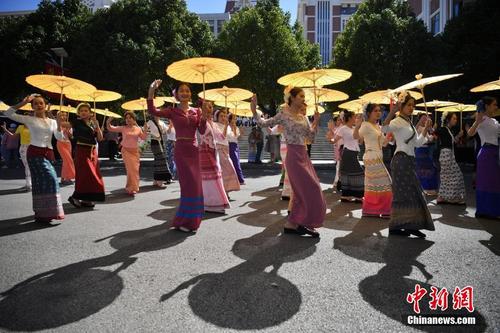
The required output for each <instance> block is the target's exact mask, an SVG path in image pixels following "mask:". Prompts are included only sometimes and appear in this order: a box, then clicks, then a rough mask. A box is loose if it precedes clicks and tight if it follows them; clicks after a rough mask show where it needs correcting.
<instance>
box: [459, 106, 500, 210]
mask: <svg viewBox="0 0 500 333" xmlns="http://www.w3.org/2000/svg"><path fill="white" fill-rule="evenodd" d="M476 105H477V113H476V121H475V122H474V124H473V125H472V126H471V128H470V129H469V131H468V132H467V134H468V135H469V136H473V135H475V134H476V132H477V133H478V134H479V137H480V139H481V150H480V151H479V154H478V155H477V176H476V217H485V218H493V219H498V218H500V204H499V203H500V155H499V151H498V149H499V146H500V145H499V136H500V124H499V123H498V121H497V120H496V119H495V118H494V114H495V113H496V112H497V110H498V101H497V99H496V98H494V97H488V96H487V97H483V98H482V99H481V100H480V101H479V102H478V103H477V104H476Z"/></svg>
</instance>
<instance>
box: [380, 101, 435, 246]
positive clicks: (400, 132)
mask: <svg viewBox="0 0 500 333" xmlns="http://www.w3.org/2000/svg"><path fill="white" fill-rule="evenodd" d="M414 108H415V99H414V98H413V97H411V95H410V94H408V93H406V92H402V93H400V95H399V98H398V108H393V109H392V110H391V111H390V112H389V114H388V115H387V118H386V119H385V121H384V126H382V131H383V132H384V133H388V132H392V133H393V136H394V139H395V140H396V147H397V148H396V153H395V154H394V157H393V158H392V162H391V170H392V208H391V221H390V222H389V234H390V235H401V236H409V235H415V236H417V237H420V238H425V236H426V235H425V234H424V233H423V232H421V231H420V229H427V230H434V223H433V222H432V218H431V214H430V212H429V209H428V208H427V201H426V200H425V196H424V194H423V191H422V186H421V185H420V182H419V180H418V178H417V174H416V172H415V147H419V146H422V145H423V144H424V143H425V142H426V140H427V139H426V137H427V132H428V130H429V128H430V127H431V121H430V120H428V121H427V122H426V123H425V126H424V128H423V131H422V133H418V132H417V130H416V129H415V126H413V124H412V122H411V118H410V117H411V114H412V113H413V110H414ZM397 109H399V110H400V111H399V116H398V117H396V118H395V119H394V115H395V114H396V111H397Z"/></svg>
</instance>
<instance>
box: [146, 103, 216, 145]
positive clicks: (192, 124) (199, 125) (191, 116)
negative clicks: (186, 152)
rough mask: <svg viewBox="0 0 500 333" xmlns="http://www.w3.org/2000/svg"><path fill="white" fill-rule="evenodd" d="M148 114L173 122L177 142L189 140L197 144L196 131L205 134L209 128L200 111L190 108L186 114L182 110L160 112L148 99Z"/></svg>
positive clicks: (174, 109)
mask: <svg viewBox="0 0 500 333" xmlns="http://www.w3.org/2000/svg"><path fill="white" fill-rule="evenodd" d="M148 112H149V114H150V115H153V116H158V117H164V118H169V119H170V120H172V123H173V124H174V128H175V135H176V140H177V141H186V140H187V141H191V142H192V143H193V144H196V130H198V131H199V132H200V134H203V133H205V129H206V127H207V121H206V119H204V118H202V117H201V110H200V109H195V108H191V107H190V108H189V109H188V110H187V112H184V111H183V110H182V109H180V108H173V107H168V108H163V109H161V110H158V109H156V107H155V106H154V104H153V100H151V99H148Z"/></svg>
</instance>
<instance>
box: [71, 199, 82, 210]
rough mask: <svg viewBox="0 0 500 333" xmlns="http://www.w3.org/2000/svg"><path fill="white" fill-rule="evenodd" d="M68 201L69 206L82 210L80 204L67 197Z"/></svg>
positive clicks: (76, 200)
mask: <svg viewBox="0 0 500 333" xmlns="http://www.w3.org/2000/svg"><path fill="white" fill-rule="evenodd" d="M68 201H69V203H70V204H72V205H73V206H74V207H75V208H82V203H81V202H80V201H79V200H78V199H75V198H73V197H69V198H68Z"/></svg>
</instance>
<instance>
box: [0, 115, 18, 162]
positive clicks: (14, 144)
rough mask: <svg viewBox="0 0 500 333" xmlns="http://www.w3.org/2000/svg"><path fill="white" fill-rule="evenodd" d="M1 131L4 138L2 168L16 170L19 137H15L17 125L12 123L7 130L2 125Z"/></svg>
mask: <svg viewBox="0 0 500 333" xmlns="http://www.w3.org/2000/svg"><path fill="white" fill-rule="evenodd" d="M2 129H3V130H4V133H5V134H4V136H3V138H2V140H3V141H2V147H3V149H4V154H5V156H4V160H5V163H6V165H5V166H4V168H6V167H8V168H10V169H14V168H17V166H18V161H19V157H18V150H19V135H16V134H15V133H16V130H17V125H16V124H14V123H12V124H10V125H9V128H8V129H7V127H6V126H5V123H4V124H3V127H2Z"/></svg>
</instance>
